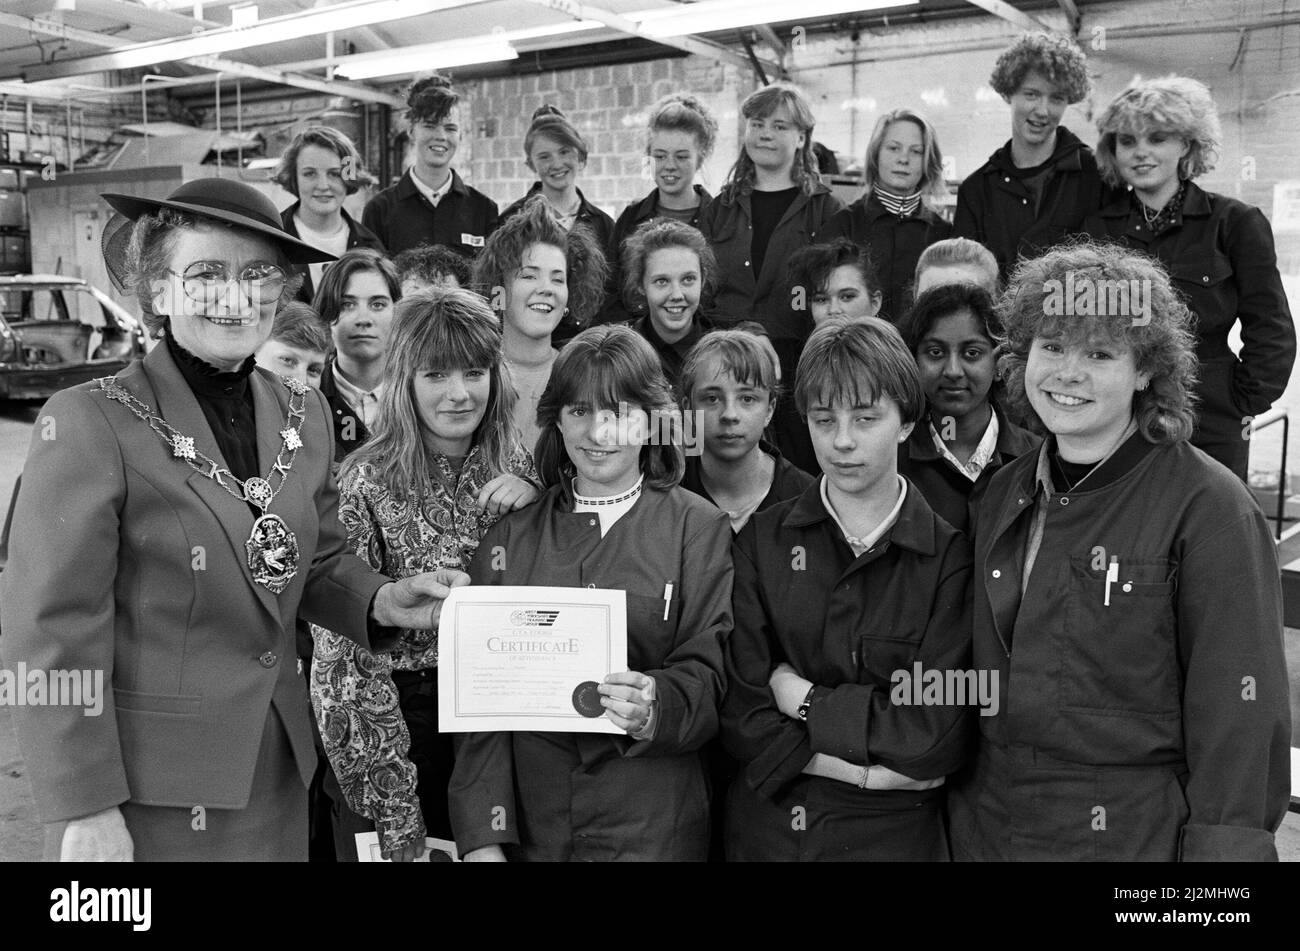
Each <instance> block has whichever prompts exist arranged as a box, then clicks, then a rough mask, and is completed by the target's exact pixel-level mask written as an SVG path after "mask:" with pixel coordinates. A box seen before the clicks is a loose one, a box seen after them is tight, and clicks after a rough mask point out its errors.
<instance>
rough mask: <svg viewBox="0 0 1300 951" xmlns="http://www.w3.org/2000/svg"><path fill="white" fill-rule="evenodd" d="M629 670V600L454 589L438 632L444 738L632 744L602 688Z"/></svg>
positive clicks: (563, 591) (569, 592) (564, 592)
mask: <svg viewBox="0 0 1300 951" xmlns="http://www.w3.org/2000/svg"><path fill="white" fill-rule="evenodd" d="M625 670H627V595H626V592H623V591H615V590H610V589H604V588H544V587H531V586H502V587H494V586H483V587H477V586H472V585H471V586H469V587H464V588H453V589H452V592H451V596H450V597H449V598H447V600H446V602H444V603H443V606H442V617H441V620H440V621H439V624H438V729H439V731H440V732H443V733H470V732H484V733H490V732H496V731H502V730H542V731H548V732H553V733H612V734H615V735H618V736H624V735H626V734H625V732H624V731H623V730H620V729H619V728H618V727H617V726H615V725H614V724H613V723H612V722H610V720H609V719H608V718H607V717H606V716H605V708H604V707H602V706H601V703H600V694H599V693H597V691H596V688H597V686H599V685H600V684H601V683H602V682H603V681H604V679H605V677H606V676H607V675H608V674H611V673H616V672H622V671H625Z"/></svg>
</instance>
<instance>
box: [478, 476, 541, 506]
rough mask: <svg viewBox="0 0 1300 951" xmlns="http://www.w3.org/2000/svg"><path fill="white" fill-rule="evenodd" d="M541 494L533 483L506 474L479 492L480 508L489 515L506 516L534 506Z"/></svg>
mask: <svg viewBox="0 0 1300 951" xmlns="http://www.w3.org/2000/svg"><path fill="white" fill-rule="evenodd" d="M540 494H541V493H540V492H538V491H537V487H536V486H535V485H533V484H532V483H531V482H529V481H527V480H526V479H521V478H519V476H517V475H514V474H513V473H510V472H505V473H502V474H501V475H499V476H497V477H496V478H495V479H493V480H492V481H491V482H489V483H487V485H485V486H483V488H482V489H480V490H479V493H478V507H479V508H481V509H483V511H485V512H487V513H488V514H489V515H505V514H506V513H507V512H513V511H514V510H515V509H521V508H523V507H524V506H526V505H532V504H533V502H535V501H537V497H538V496H539V495H540Z"/></svg>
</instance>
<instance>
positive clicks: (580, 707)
mask: <svg viewBox="0 0 1300 951" xmlns="http://www.w3.org/2000/svg"><path fill="white" fill-rule="evenodd" d="M573 709H575V710H577V711H578V712H579V713H581V714H582V715H583V716H584V717H591V718H592V719H595V718H596V717H598V716H600V715H601V714H602V713H604V712H605V708H604V707H603V706H601V704H600V684H598V683H596V681H594V680H584V681H583V682H582V683H580V684H578V686H577V687H575V688H574V690H573Z"/></svg>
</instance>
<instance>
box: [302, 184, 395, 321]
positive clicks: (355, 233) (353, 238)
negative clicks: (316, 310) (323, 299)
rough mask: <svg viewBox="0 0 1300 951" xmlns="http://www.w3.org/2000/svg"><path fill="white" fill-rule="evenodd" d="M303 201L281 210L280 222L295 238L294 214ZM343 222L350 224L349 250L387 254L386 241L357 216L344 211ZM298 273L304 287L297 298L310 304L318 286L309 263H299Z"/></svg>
mask: <svg viewBox="0 0 1300 951" xmlns="http://www.w3.org/2000/svg"><path fill="white" fill-rule="evenodd" d="M300 204H302V202H298V201H295V202H294V203H293V204H292V205H290V206H289V207H288V208H286V209H285V210H284V211H282V212H280V223H281V224H282V225H284V230H285V231H287V232H289V234H291V235H293V236H294V237H295V238H297V237H298V226H297V224H295V223H294V220H293V216H294V214H296V213H297V211H298V206H299V205H300ZM342 214H343V222H344V224H346V225H347V226H348V250H349V251H351V250H352V249H353V248H370V249H371V250H374V251H378V252H379V253H380V254H387V253H388V250H387V249H386V248H385V247H384V243H383V242H382V241H380V240H379V238H378V236H377V235H375V233H374V232H373V231H371V230H370V229H369V228H367V227H366V226H365V225H363V224H361V223H360V222H358V221H357V220H356V219H355V218H353V217H352V216H351V215H349V214H348V213H347V211H343V212H342ZM297 273H299V274H301V275H302V287H301V288H299V290H298V296H297V298H296V300H300V301H302V302H303V303H304V304H310V303H311V302H312V298H314V297H315V296H316V286H315V284H313V282H312V279H311V269H310V268H308V267H307V265H305V264H303V265H299V267H298V269H297Z"/></svg>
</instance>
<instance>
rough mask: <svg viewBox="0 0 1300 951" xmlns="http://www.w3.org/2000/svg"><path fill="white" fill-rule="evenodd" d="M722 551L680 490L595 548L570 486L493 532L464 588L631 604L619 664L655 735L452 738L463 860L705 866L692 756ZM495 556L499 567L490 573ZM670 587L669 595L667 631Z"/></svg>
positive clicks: (720, 530) (711, 526) (701, 789)
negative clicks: (601, 595) (486, 853)
mask: <svg viewBox="0 0 1300 951" xmlns="http://www.w3.org/2000/svg"><path fill="white" fill-rule="evenodd" d="M730 543H731V531H730V529H729V527H728V525H727V518H726V516H725V515H723V514H722V513H721V512H719V511H718V510H717V509H716V508H714V507H713V506H711V505H709V504H708V503H706V502H705V501H704V500H703V499H700V498H698V497H696V496H694V495H692V494H691V493H689V492H687V491H686V490H684V489H681V488H673V489H669V490H667V491H661V490H657V489H652V488H650V487H648V486H647V487H646V488H645V489H644V490H643V491H642V493H641V496H640V498H639V499H638V500H637V502H636V504H635V505H633V507H632V509H631V510H630V511H629V512H627V513H626V514H625V515H624V516H623V517H622V518H621V519H619V520H618V522H616V523H615V524H614V525H613V526H612V527H611V528H610V530H609V533H608V534H607V535H606V536H605V537H604V538H601V535H600V525H599V521H598V519H597V518H596V516H595V515H594V514H592V513H590V512H574V511H573V497H572V495H571V494H570V492H569V491H568V487H567V484H566V485H565V486H564V487H563V488H562V487H561V486H552V487H551V488H550V490H548V491H547V492H545V493H544V494H543V495H542V497H541V498H540V499H539V500H538V501H537V502H535V503H533V504H532V505H530V506H528V507H527V508H525V509H522V510H520V511H518V512H514V513H513V514H511V515H507V516H506V517H505V518H503V519H502V520H501V521H499V522H498V523H497V524H496V525H494V526H493V527H492V528H491V529H489V530H488V532H487V534H486V535H484V536H483V540H482V542H481V543H480V545H479V549H478V554H477V555H475V558H474V561H473V563H472V564H471V565H470V571H469V573H470V576H471V577H472V578H473V583H474V584H492V585H512V584H529V585H555V586H559V587H590V586H594V587H600V588H621V589H623V590H624V591H626V592H627V629H628V630H627V633H628V638H627V658H628V666H629V667H630V668H631V669H632V670H637V671H641V672H642V673H645V674H648V675H649V676H651V677H653V678H654V680H655V691H656V696H657V698H658V706H657V708H656V712H655V718H656V724H657V725H656V727H655V731H654V736H653V737H652V738H651V739H648V740H633V739H632V738H631V737H628V736H613V735H610V734H603V733H524V732H517V733H469V734H463V735H459V736H458V737H457V739H458V742H457V747H456V768H455V771H454V773H453V774H452V780H451V786H450V789H449V796H450V799H451V821H452V828H453V830H454V831H455V834H456V844H457V846H458V847H459V848H460V850H461V852H462V853H465V852H470V851H473V850H475V849H478V848H482V847H483V846H485V845H489V844H492V843H500V844H503V845H506V846H507V854H508V855H509V856H510V857H511V858H515V859H518V858H522V859H530V860H542V861H547V860H549V861H612V860H623V861H637V860H641V861H701V860H703V859H704V858H705V856H706V854H707V852H708V843H709V810H708V792H707V788H706V787H707V783H706V781H705V768H704V756H703V753H702V748H703V746H704V744H705V743H706V742H707V741H708V740H709V739H710V738H711V737H713V736H714V735H715V734H716V733H717V730H718V712H717V710H718V704H719V703H720V702H721V698H722V695H723V693H724V690H725V681H724V680H723V674H722V652H723V649H724V646H725V642H726V639H727V637H728V636H729V635H730V633H731V576H732V571H731V557H730V551H729V549H730ZM494 551H497V552H500V551H504V552H506V553H507V555H506V558H505V562H504V564H505V567H504V568H503V569H501V570H494V566H497V567H499V566H500V563H501V562H500V559H499V558H497V557H494V554H493V553H494ZM666 582H672V584H673V588H674V591H675V594H674V596H673V599H672V601H671V604H670V605H669V612H668V620H666V621H665V620H664V619H663V616H664V586H665V583H666ZM497 807H504V808H505V814H504V826H505V828H504V829H502V828H501V825H502V822H501V821H500V819H499V818H498V817H499V816H500V815H501V814H500V812H499V811H497V812H494V809H496V808H497ZM494 820H496V821H494ZM515 843H518V846H517V847H510V846H513V845H514V844H515Z"/></svg>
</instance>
